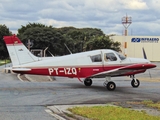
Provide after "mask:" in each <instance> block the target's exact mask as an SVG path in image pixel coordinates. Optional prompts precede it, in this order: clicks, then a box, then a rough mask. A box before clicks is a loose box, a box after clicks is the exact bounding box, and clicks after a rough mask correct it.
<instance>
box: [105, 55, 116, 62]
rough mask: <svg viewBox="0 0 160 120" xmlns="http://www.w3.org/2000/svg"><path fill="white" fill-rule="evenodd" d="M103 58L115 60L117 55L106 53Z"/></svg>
mask: <svg viewBox="0 0 160 120" xmlns="http://www.w3.org/2000/svg"><path fill="white" fill-rule="evenodd" d="M105 60H106V61H117V57H116V56H115V54H114V53H106V54H105Z"/></svg>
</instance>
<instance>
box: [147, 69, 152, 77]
mask: <svg viewBox="0 0 160 120" xmlns="http://www.w3.org/2000/svg"><path fill="white" fill-rule="evenodd" d="M148 72H149V77H150V78H152V76H151V73H150V70H148Z"/></svg>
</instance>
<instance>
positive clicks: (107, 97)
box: [0, 63, 160, 120]
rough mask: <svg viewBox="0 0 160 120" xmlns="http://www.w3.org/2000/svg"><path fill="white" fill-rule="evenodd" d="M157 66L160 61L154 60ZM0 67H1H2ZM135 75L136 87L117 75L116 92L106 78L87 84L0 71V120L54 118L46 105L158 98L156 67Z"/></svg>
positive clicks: (44, 119)
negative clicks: (31, 78) (23, 78)
mask: <svg viewBox="0 0 160 120" xmlns="http://www.w3.org/2000/svg"><path fill="white" fill-rule="evenodd" d="M156 64H157V65H158V66H160V63H156ZM3 68H4V66H1V67H0V69H3ZM148 73H149V72H148V71H147V72H146V73H144V74H141V75H137V78H138V79H139V80H140V81H141V85H140V87H138V88H132V87H131V84H130V82H131V80H130V78H129V77H116V78H113V79H112V80H113V81H114V82H115V83H116V85H117V88H116V90H115V91H108V90H107V89H106V88H105V87H104V86H103V82H104V81H105V79H93V85H92V86H91V87H86V86H84V85H83V84H82V83H80V82H79V81H78V80H77V79H70V78H63V77H56V80H54V81H49V80H48V81H38V80H39V78H38V80H37V81H36V80H35V81H32V82H29V81H24V82H22V81H20V80H19V79H18V78H17V74H11V73H3V72H0V119H4V120H31V119H38V120H56V118H55V117H53V116H51V115H50V114H48V113H47V112H46V111H47V110H48V106H61V105H83V104H106V103H110V102H126V101H143V100H153V101H160V80H159V78H160V71H159V67H157V68H155V69H152V70H150V74H151V75H152V78H150V75H149V74H148ZM34 79H35V78H34Z"/></svg>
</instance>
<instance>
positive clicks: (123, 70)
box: [90, 64, 153, 78]
mask: <svg viewBox="0 0 160 120" xmlns="http://www.w3.org/2000/svg"><path fill="white" fill-rule="evenodd" d="M149 68H153V64H132V65H126V66H123V67H119V68H116V69H112V70H108V71H104V72H100V73H97V74H94V75H92V76H90V77H97V78H101V77H106V76H111V77H114V76H127V75H134V74H138V73H143V72H145V71H146V69H149Z"/></svg>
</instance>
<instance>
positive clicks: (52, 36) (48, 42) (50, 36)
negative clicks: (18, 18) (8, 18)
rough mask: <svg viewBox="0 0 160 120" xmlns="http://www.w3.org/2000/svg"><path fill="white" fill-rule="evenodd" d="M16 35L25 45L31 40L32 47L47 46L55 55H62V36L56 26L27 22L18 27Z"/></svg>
mask: <svg viewBox="0 0 160 120" xmlns="http://www.w3.org/2000/svg"><path fill="white" fill-rule="evenodd" d="M18 37H19V38H20V39H21V40H22V41H23V43H24V44H26V46H27V41H28V40H30V41H32V42H33V47H32V49H43V50H44V49H45V48H46V47H49V51H50V52H51V53H53V54H55V55H63V53H64V47H63V46H64V45H63V43H64V38H63V36H62V35H61V33H60V32H58V31H57V29H56V28H53V27H51V26H45V25H43V24H40V23H29V24H28V25H26V26H22V28H20V29H18Z"/></svg>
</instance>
